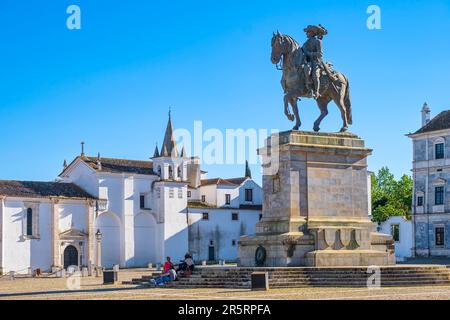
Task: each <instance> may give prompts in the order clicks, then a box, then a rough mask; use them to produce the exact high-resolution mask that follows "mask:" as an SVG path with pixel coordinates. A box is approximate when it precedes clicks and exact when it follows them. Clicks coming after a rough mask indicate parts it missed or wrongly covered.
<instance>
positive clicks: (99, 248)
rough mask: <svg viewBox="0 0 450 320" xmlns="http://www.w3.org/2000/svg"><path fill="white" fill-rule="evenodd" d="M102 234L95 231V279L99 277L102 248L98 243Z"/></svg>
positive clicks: (98, 230)
mask: <svg viewBox="0 0 450 320" xmlns="http://www.w3.org/2000/svg"><path fill="white" fill-rule="evenodd" d="M102 236H103V235H102V233H101V232H100V229H97V232H96V233H95V238H96V239H97V267H96V268H95V275H96V276H97V277H99V276H100V270H101V268H102V252H101V250H102V247H101V245H100V242H101V241H102Z"/></svg>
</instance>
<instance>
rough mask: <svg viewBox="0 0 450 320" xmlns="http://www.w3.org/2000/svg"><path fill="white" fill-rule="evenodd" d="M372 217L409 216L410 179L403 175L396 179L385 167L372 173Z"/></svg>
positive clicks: (382, 218) (374, 218) (376, 219)
mask: <svg viewBox="0 0 450 320" xmlns="http://www.w3.org/2000/svg"><path fill="white" fill-rule="evenodd" d="M371 182H372V190H371V191H372V219H373V220H374V221H376V222H383V221H386V220H387V219H388V218H389V217H391V216H406V217H409V215H410V212H411V201H412V185H413V182H412V179H411V177H410V176H408V175H406V174H405V175H403V176H402V177H401V178H400V179H399V180H398V181H397V180H395V177H394V175H393V174H392V173H391V172H390V171H389V169H388V168H387V167H383V168H381V169H380V170H379V171H378V173H377V174H376V175H375V174H372V176H371Z"/></svg>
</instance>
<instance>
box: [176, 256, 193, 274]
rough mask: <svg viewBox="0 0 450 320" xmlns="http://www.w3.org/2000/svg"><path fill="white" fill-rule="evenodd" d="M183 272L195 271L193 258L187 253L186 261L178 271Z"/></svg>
mask: <svg viewBox="0 0 450 320" xmlns="http://www.w3.org/2000/svg"><path fill="white" fill-rule="evenodd" d="M177 271H181V272H183V273H184V272H189V273H190V272H192V271H194V260H193V259H192V256H191V255H190V254H189V253H186V255H185V256H184V261H183V262H182V263H180V265H179V267H178V270H177Z"/></svg>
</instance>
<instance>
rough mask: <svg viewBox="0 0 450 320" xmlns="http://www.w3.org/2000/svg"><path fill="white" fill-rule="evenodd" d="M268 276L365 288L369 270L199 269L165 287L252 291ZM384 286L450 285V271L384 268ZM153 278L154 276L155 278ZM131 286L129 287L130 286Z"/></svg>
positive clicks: (292, 284)
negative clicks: (259, 275) (255, 278)
mask: <svg viewBox="0 0 450 320" xmlns="http://www.w3.org/2000/svg"><path fill="white" fill-rule="evenodd" d="M255 271H260V272H261V271H263V272H264V271H265V272H268V273H269V287H271V288H296V287H299V288H300V287H311V286H312V287H366V286H367V279H368V278H369V276H371V274H369V273H367V268H360V267H355V268H235V267H234V268H233V267H232V268H201V267H200V268H197V269H196V271H195V273H194V274H193V275H190V276H188V277H182V278H180V279H179V280H178V281H175V282H173V283H170V284H168V285H167V286H166V287H171V288H177V287H183V288H250V286H251V282H250V281H251V273H252V272H255ZM380 271H381V286H383V287H389V286H421V285H423V286H431V285H450V268H447V267H445V266H414V267H382V268H381V269H380ZM153 276H154V275H153ZM151 278H152V276H144V277H142V278H140V279H133V280H132V281H131V283H132V284H136V285H148V286H152V284H151V283H150V282H149V279H151ZM127 284H129V283H127Z"/></svg>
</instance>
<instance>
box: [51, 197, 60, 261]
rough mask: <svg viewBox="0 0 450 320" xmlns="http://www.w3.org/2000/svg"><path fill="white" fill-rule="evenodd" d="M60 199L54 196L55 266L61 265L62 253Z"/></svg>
mask: <svg viewBox="0 0 450 320" xmlns="http://www.w3.org/2000/svg"><path fill="white" fill-rule="evenodd" d="M58 204H59V200H58V199H56V198H52V212H51V213H52V225H51V233H52V237H51V238H52V242H51V243H52V257H53V267H61V266H62V261H61V254H60V248H61V246H60V241H59V240H60V239H59V213H58Z"/></svg>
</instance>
